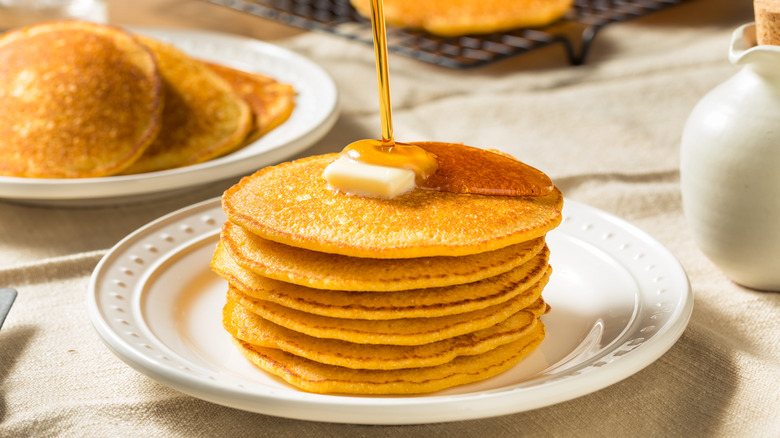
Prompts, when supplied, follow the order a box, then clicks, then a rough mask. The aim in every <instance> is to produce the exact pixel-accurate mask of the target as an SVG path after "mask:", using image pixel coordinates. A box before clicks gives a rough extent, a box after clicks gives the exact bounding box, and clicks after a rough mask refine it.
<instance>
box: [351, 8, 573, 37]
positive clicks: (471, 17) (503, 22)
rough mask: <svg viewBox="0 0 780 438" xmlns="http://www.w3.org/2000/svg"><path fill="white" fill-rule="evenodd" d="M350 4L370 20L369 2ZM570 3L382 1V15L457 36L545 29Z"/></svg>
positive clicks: (402, 23)
mask: <svg viewBox="0 0 780 438" xmlns="http://www.w3.org/2000/svg"><path fill="white" fill-rule="evenodd" d="M351 3H352V6H354V7H355V9H357V11H358V12H359V13H360V14H361V15H362V16H364V17H371V0H351ZM572 4H573V0H503V1H502V0H440V1H425V2H421V1H414V0H384V16H385V21H386V22H387V24H390V25H394V26H399V27H406V28H412V29H423V30H425V31H427V32H430V33H432V34H435V35H442V36H457V35H466V34H484V33H492V32H502V31H506V30H510V29H515V28H520V27H541V26H546V25H548V24H551V23H553V22H555V21H557V20H558V19H560V18H561V17H562V16H563V15H564V14H565V13H566V11H568V10H569V9H570V8H571V7H572Z"/></svg>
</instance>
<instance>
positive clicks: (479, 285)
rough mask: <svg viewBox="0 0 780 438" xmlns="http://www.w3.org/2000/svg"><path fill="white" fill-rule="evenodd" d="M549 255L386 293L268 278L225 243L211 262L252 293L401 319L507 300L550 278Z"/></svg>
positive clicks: (349, 314) (335, 312) (288, 303)
mask: <svg viewBox="0 0 780 438" xmlns="http://www.w3.org/2000/svg"><path fill="white" fill-rule="evenodd" d="M548 258H549V250H547V249H546V248H545V249H543V250H542V251H541V252H540V253H539V254H537V255H536V256H534V257H533V258H532V259H531V260H529V261H528V262H526V263H523V264H522V265H520V266H519V267H517V268H515V269H512V270H510V271H508V272H506V273H504V274H499V275H497V276H495V277H489V278H486V279H484V280H480V281H477V282H474V283H468V284H460V285H453V286H445V287H437V288H429V289H412V290H403V291H397V292H381V293H378V292H376V291H372V292H351V291H341V290H325V289H312V288H309V287H305V286H299V285H296V284H292V283H286V282H283V281H278V280H274V279H271V278H267V277H263V276H261V275H257V274H255V273H253V272H251V271H249V270H248V269H244V268H242V267H240V266H238V265H237V264H236V263H235V262H234V261H233V259H232V258H231V257H230V256H229V255H228V254H227V252H226V251H225V249H224V247H223V246H222V244H221V243H220V244H218V245H217V250H216V251H215V252H214V257H213V260H212V264H211V267H212V270H213V271H214V272H216V273H217V274H218V275H219V276H221V277H222V278H224V279H225V280H227V281H228V282H229V283H230V284H231V285H232V286H233V287H235V288H236V289H238V290H239V291H241V292H242V293H244V294H246V295H249V296H250V297H252V298H257V299H261V300H265V301H271V302H274V303H277V304H281V305H282V306H285V307H290V308H293V309H297V310H301V311H304V312H308V313H314V314H317V315H324V316H332V317H335V318H356V319H398V318H417V317H431V316H443V315H452V314H456V313H463V312H469V311H472V310H478V309H483V308H485V307H488V306H491V305H494V304H498V303H502V302H504V301H506V300H508V299H510V298H512V297H514V296H516V295H518V294H521V293H523V292H525V291H527V289H528V288H529V287H531V286H532V285H534V284H536V283H537V282H539V281H540V280H541V279H542V278H545V277H549V276H550V273H551V271H552V269H551V268H550V267H549V265H548V264H547V260H548ZM529 304H530V302H529Z"/></svg>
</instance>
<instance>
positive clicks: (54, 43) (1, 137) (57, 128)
mask: <svg viewBox="0 0 780 438" xmlns="http://www.w3.org/2000/svg"><path fill="white" fill-rule="evenodd" d="M0 101H1V102H3V110H2V111H0V174H2V175H11V176H19V177H33V178H79V177H100V176H106V175H111V174H114V173H117V172H119V171H121V170H123V169H125V168H126V167H127V166H129V165H130V164H131V163H132V162H133V161H135V160H136V159H137V158H138V157H139V156H140V155H141V154H142V153H143V152H144V150H145V149H146V148H147V147H148V146H149V144H150V143H151V141H152V140H153V139H154V137H155V136H156V135H157V132H158V131H159V129H160V114H161V111H162V102H163V94H162V85H161V81H160V78H159V75H158V73H157V67H156V65H155V60H154V58H153V56H152V55H151V54H150V53H149V51H148V50H147V49H146V48H145V47H144V46H143V45H142V44H140V43H139V42H138V40H136V39H135V38H134V37H133V36H132V35H130V34H129V33H127V32H124V31H122V30H120V29H118V28H114V27H110V26H100V25H96V24H92V23H87V22H80V21H62V22H53V23H45V24H40V25H36V26H31V27H27V28H21V29H18V30H14V31H10V32H7V33H5V34H3V35H2V36H0Z"/></svg>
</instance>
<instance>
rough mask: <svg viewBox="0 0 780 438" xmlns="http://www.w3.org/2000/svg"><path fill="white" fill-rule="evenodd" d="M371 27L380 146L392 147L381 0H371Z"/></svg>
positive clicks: (385, 41) (388, 83)
mask: <svg viewBox="0 0 780 438" xmlns="http://www.w3.org/2000/svg"><path fill="white" fill-rule="evenodd" d="M371 28H372V30H373V33H374V56H375V57H376V79H377V85H378V88H379V105H380V108H379V109H380V114H381V116H382V146H386V147H391V148H392V147H393V146H394V145H395V141H394V140H393V115H392V110H391V108H390V81H389V79H390V75H389V73H388V68H387V33H386V30H385V13H384V6H383V3H382V0H371Z"/></svg>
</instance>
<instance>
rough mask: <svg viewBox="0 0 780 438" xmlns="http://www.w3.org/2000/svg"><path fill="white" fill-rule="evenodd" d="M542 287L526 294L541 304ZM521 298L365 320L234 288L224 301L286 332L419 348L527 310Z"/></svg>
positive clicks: (522, 297) (523, 299)
mask: <svg viewBox="0 0 780 438" xmlns="http://www.w3.org/2000/svg"><path fill="white" fill-rule="evenodd" d="M543 287H544V284H537V285H535V286H534V287H532V288H531V289H529V294H533V295H535V296H536V297H537V300H539V301H541V298H539V297H540V296H541V292H542V288H543ZM525 298H526V297H525V296H518V297H514V298H511V299H509V300H508V301H506V302H504V303H500V304H496V305H493V306H489V307H486V308H484V309H480V310H474V311H471V312H465V313H458V314H455V315H446V316H438V317H431V318H405V319H390V320H368V319H347V318H331V317H329V316H322V315H315V314H313V313H306V312H301V311H300V310H295V309H291V308H289V307H284V306H280V305H279V304H276V303H272V302H270V301H263V300H258V299H256V298H251V297H249V296H247V295H245V294H242V293H241V292H239V291H238V290H236V289H234V288H230V289H229V290H228V301H235V302H237V303H239V304H241V305H242V306H244V307H246V308H247V309H248V310H250V311H251V312H253V313H256V314H258V315H260V316H261V317H263V318H264V319H266V320H269V321H271V322H273V323H275V324H278V325H280V326H282V327H286V328H288V329H290V330H294V331H296V332H300V333H304V334H307V335H309V336H314V337H317V338H328V339H340V340H342V341H348V342H355V343H361V344H392V345H422V344H426V343H430V342H436V341H440V340H442V339H447V338H452V337H455V336H459V335H462V334H465V333H471V332H475V331H477V330H482V329H485V328H488V327H490V326H492V325H495V324H498V323H499V322H501V321H503V320H505V319H507V318H509V317H510V316H511V315H513V314H515V313H517V312H519V311H520V310H522V309H524V308H526V307H528V306H527V305H526V303H527V300H526V299H525ZM534 302H535V301H534ZM531 305H532V306H533V305H534V304H531Z"/></svg>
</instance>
